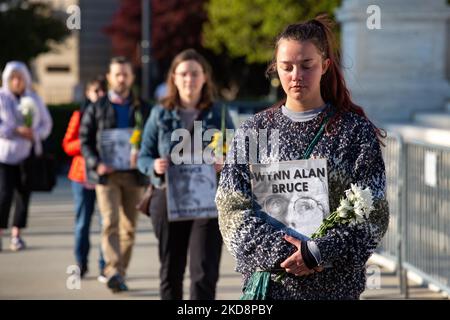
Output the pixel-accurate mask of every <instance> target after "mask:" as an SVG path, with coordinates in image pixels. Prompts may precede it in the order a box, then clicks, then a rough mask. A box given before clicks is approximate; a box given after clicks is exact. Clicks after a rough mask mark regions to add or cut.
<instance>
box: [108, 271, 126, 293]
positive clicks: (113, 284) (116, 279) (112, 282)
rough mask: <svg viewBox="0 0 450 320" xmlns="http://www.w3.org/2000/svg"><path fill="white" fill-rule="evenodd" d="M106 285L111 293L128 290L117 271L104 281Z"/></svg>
mask: <svg viewBox="0 0 450 320" xmlns="http://www.w3.org/2000/svg"><path fill="white" fill-rule="evenodd" d="M106 286H107V287H108V288H109V289H111V291H112V292H113V293H117V292H121V291H128V287H127V285H126V284H125V280H123V278H122V276H121V275H120V274H118V273H116V274H115V275H113V276H112V277H111V278H109V279H108V281H107V282H106Z"/></svg>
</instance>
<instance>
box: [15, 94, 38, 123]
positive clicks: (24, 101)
mask: <svg viewBox="0 0 450 320" xmlns="http://www.w3.org/2000/svg"><path fill="white" fill-rule="evenodd" d="M18 108H19V111H20V113H21V114H22V117H23V122H24V124H25V126H26V127H28V128H31V127H32V126H33V118H34V116H35V115H36V114H37V107H36V104H35V102H34V100H33V99H32V98H30V97H23V98H21V99H20V104H19V107H18Z"/></svg>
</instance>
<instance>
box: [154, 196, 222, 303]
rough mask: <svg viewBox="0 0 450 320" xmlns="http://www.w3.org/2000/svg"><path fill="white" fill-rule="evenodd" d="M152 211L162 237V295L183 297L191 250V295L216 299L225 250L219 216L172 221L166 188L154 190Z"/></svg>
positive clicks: (160, 255) (160, 252)
mask: <svg viewBox="0 0 450 320" xmlns="http://www.w3.org/2000/svg"><path fill="white" fill-rule="evenodd" d="M150 212H151V219H152V224H153V229H154V231H155V234H156V237H157V238H158V241H159V245H158V249H159V260H160V263H161V268H160V281H161V282H160V294H161V299H163V300H181V299H183V277H184V271H185V268H186V261H187V255H188V250H189V272H190V276H191V288H190V299H191V300H212V299H214V298H215V295H216V284H217V280H218V279H219V267H220V256H221V252H222V236H221V234H220V231H219V225H218V221H217V219H199V220H190V221H180V222H178V221H177V222H170V223H169V221H168V220H167V204H166V192H165V189H155V190H154V193H153V197H152V201H151V204H150Z"/></svg>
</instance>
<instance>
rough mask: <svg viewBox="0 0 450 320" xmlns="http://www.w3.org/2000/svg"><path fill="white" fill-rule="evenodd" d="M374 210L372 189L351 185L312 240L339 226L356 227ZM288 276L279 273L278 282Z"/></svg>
mask: <svg viewBox="0 0 450 320" xmlns="http://www.w3.org/2000/svg"><path fill="white" fill-rule="evenodd" d="M373 209H374V207H373V197H372V192H371V191H370V188H369V187H367V188H365V189H362V188H361V187H359V186H357V185H355V184H350V189H348V190H346V191H345V198H342V199H341V201H340V203H339V207H338V208H337V209H336V211H334V212H333V213H331V214H330V215H329V216H328V217H327V218H326V219H324V220H323V222H322V224H321V225H320V227H319V229H317V231H316V232H314V233H313V234H312V235H311V239H315V238H319V237H323V236H324V235H325V234H326V233H327V231H329V230H331V229H333V228H336V227H337V226H338V225H342V224H349V225H354V224H357V223H361V222H364V221H366V220H368V219H369V215H370V212H371V211H372V210H373ZM286 275H287V273H286V271H280V272H278V276H277V278H276V281H281V280H282V279H283V278H284V277H285V276H286Z"/></svg>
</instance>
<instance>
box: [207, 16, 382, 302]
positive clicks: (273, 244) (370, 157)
mask: <svg viewBox="0 0 450 320" xmlns="http://www.w3.org/2000/svg"><path fill="white" fill-rule="evenodd" d="M267 72H268V74H276V75H277V76H278V77H279V79H280V81H281V84H282V87H283V90H284V92H285V93H286V98H285V99H283V101H281V102H279V103H278V104H276V105H274V106H273V107H271V108H269V109H267V110H265V111H263V112H261V113H259V114H257V115H255V116H253V117H252V118H251V119H249V120H248V121H246V122H245V123H244V124H243V125H242V126H241V129H243V131H245V132H248V131H254V132H256V135H258V134H259V132H260V130H262V129H265V130H268V132H269V133H270V132H277V134H278V140H277V142H279V143H278V145H274V144H273V142H272V141H271V140H269V144H268V147H267V150H269V151H271V150H272V151H273V150H274V149H278V152H276V156H275V157H273V156H272V157H271V156H269V157H267V158H260V159H258V160H257V161H258V162H257V163H265V166H266V167H267V164H273V165H276V166H277V167H283V166H284V168H285V172H288V171H289V168H290V167H291V169H292V170H291V171H292V172H295V171H294V168H295V167H296V166H297V165H298V164H299V163H303V162H298V161H299V160H302V159H303V161H306V159H308V160H307V161H308V162H307V167H309V168H311V167H316V168H318V167H320V163H319V161H322V165H323V160H324V159H325V164H326V168H327V179H326V180H325V182H327V188H322V190H324V191H325V192H326V193H327V194H328V196H327V199H328V201H325V202H324V203H323V204H324V205H325V206H323V207H320V209H321V210H314V207H313V205H314V206H316V207H318V204H316V201H315V200H314V199H313V197H315V196H316V194H315V193H312V194H310V195H309V196H310V197H311V199H310V200H307V201H306V200H305V201H302V203H299V204H298V205H295V203H296V201H297V199H299V197H301V196H302V194H301V193H300V192H292V193H291V194H288V193H283V196H284V197H287V199H288V200H286V201H288V202H287V204H286V206H285V207H286V208H292V210H294V209H295V210H298V211H302V210H307V211H308V213H307V215H309V214H313V213H314V212H319V213H320V214H322V213H321V212H322V211H323V210H322V208H328V209H327V211H328V212H327V213H326V215H327V216H328V218H327V217H326V218H327V220H324V222H323V223H322V224H321V223H320V221H321V220H320V219H319V220H318V222H317V221H316V222H315V224H316V225H315V226H314V229H315V230H317V231H316V232H315V233H313V234H305V233H303V234H301V235H300V236H299V237H295V236H292V235H293V234H295V232H293V233H289V231H290V230H292V226H294V225H295V224H292V226H286V225H284V226H283V227H280V223H278V224H275V223H272V221H273V220H274V219H273V218H272V219H268V218H267V217H268V216H270V213H267V212H265V211H264V205H263V204H261V197H265V199H267V197H269V196H270V194H259V197H258V196H256V197H255V196H254V194H253V189H252V187H254V185H255V181H254V180H253V179H252V178H251V177H254V175H252V173H254V172H255V171H254V170H262V169H258V165H257V164H256V165H255V163H250V164H249V163H248V162H247V163H242V161H241V162H239V161H236V159H233V158H232V157H235V156H237V157H239V156H240V158H241V159H242V158H245V159H246V157H243V156H242V155H243V154H244V155H247V154H248V151H249V147H250V146H249V144H250V143H251V142H247V143H242V141H241V143H240V139H242V138H245V137H243V136H242V133H241V132H239V130H238V132H237V133H236V135H235V138H234V141H233V143H232V145H231V150H230V152H229V153H228V156H227V162H226V164H225V167H224V169H223V171H222V174H221V180H220V183H219V188H218V191H217V196H216V203H217V206H218V210H219V224H220V230H221V232H222V235H223V238H224V242H225V244H226V245H227V247H228V249H229V251H230V252H231V254H232V255H233V256H234V257H235V258H236V261H237V268H236V269H237V271H238V272H240V273H242V275H243V280H244V282H243V283H244V296H243V298H244V299H245V298H247V299H358V298H359V296H360V294H361V293H362V292H363V291H364V289H365V283H366V279H365V263H366V261H367V259H368V258H369V256H370V255H371V254H372V252H373V251H374V250H375V248H376V247H377V245H378V243H379V242H380V240H381V238H382V237H383V235H384V233H385V232H386V229H387V225H388V220H389V213H388V206H387V202H386V199H385V168H384V162H383V159H382V154H381V150H380V138H381V137H382V134H381V132H380V130H379V129H377V128H376V127H375V126H374V125H373V124H372V123H371V122H370V120H368V119H367V117H366V115H365V113H364V111H363V110H362V108H361V107H359V106H357V105H355V104H354V103H353V102H352V101H351V99H350V94H349V91H348V89H347V88H346V86H345V82H344V78H343V76H342V70H341V64H340V60H339V54H338V53H337V52H336V50H335V46H334V39H333V34H332V24H331V23H330V21H329V20H328V19H327V17H325V16H319V17H317V18H315V19H312V20H309V21H307V22H304V23H298V24H293V25H289V26H288V27H287V28H286V29H285V30H284V31H283V32H282V33H281V34H280V35H279V36H278V38H277V40H276V42H275V50H274V58H273V60H272V62H271V63H270V65H269V67H268V70H267ZM259 152H260V153H261V149H259ZM278 162H279V163H278ZM305 163H306V162H305ZM261 172H262V171H260V172H259V173H258V174H259V175H258V177H259V178H260V182H261V181H264V180H263V179H262V178H261V174H262V173H261ZM313 179H314V178H313ZM266 181H269V180H266ZM301 181H302V180H301V179H300V178H299V179H298V180H294V181H284V180H283V181H281V180H280V181H277V183H279V184H283V183H287V182H301ZM305 181H306V180H305ZM311 181H312V182H311V183H310V182H308V188H309V189H310V190H311V188H313V187H314V181H313V180H311ZM316 185H317V186H318V187H317V188H318V189H317V190H319V189H320V183H319V184H316ZM258 188H259V189H258V190H263V189H264V188H262V187H261V186H258ZM275 189H276V188H275ZM275 189H274V188H266V189H265V190H275ZM277 190H278V191H279V189H277ZM286 190H287V189H286ZM341 199H342V201H341ZM289 201H290V202H292V205H290V204H289V205H288V203H290V202H289ZM297 202H298V201H297ZM295 210H294V211H295ZM288 211H289V209H286V213H285V214H286V215H287V214H293V213H292V212H288ZM330 212H331V213H330ZM295 213H296V212H294V214H295ZM277 214H279V212H277ZM307 215H305V216H307ZM294 220H295V219H292V217H290V218H286V217H285V220H284V221H294ZM295 221H302V220H301V219H297V220H295ZM309 228H310V229H311V225H310V226H309ZM297 231H298V230H297ZM298 234H300V233H298ZM304 236H307V237H304ZM301 239H302V240H301ZM280 275H281V277H280ZM257 282H258V284H261V283H262V284H263V285H262V286H260V287H258V286H257V285H256V283H257ZM255 288H256V289H255ZM261 288H264V290H262V291H263V292H262V294H261V295H259V293H258V294H255V292H256V291H258V290H259V291H261ZM253 289H254V290H253ZM252 290H253V291H252Z"/></svg>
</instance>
